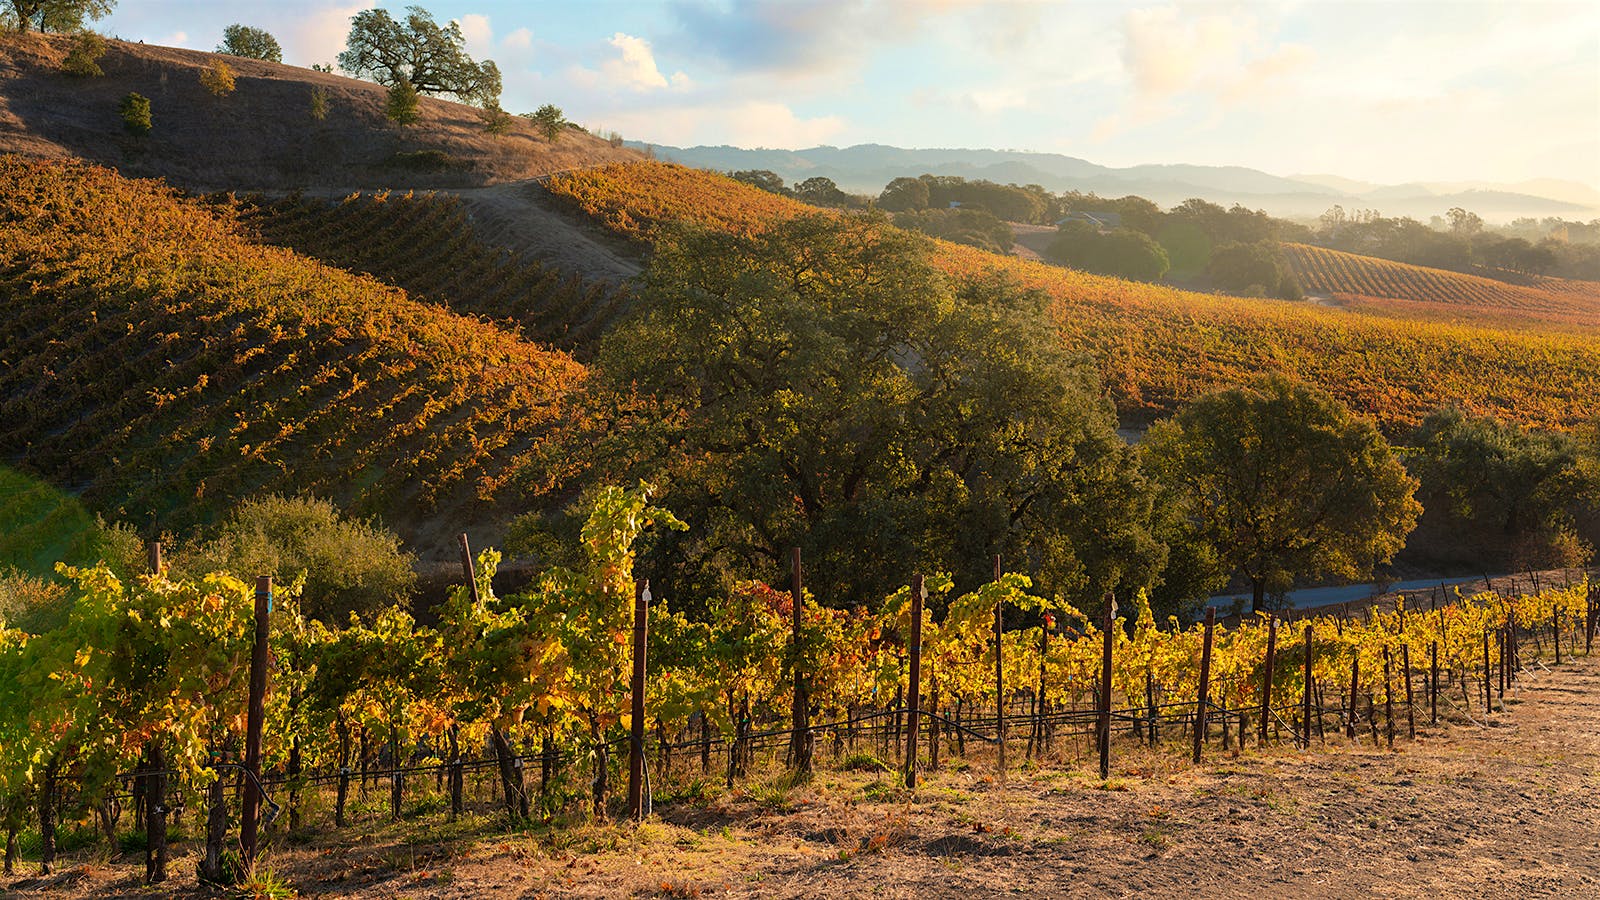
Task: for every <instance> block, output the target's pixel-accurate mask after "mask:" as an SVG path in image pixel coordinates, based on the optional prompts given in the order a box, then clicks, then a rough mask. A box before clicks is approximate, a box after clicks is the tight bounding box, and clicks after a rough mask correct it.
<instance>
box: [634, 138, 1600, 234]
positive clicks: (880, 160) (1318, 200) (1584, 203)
mask: <svg viewBox="0 0 1600 900" xmlns="http://www.w3.org/2000/svg"><path fill="white" fill-rule="evenodd" d="M631 146H635V147H639V148H641V149H643V148H644V147H646V145H645V144H641V143H633V144H631ZM650 149H651V150H652V151H653V152H654V153H655V154H656V155H657V156H658V157H660V158H661V159H664V160H668V161H671V162H677V163H682V164H684V165H689V166H699V167H702V168H710V169H717V170H719V171H736V170H740V169H767V170H770V171H772V172H776V173H777V174H779V175H781V176H783V178H784V180H785V181H788V182H798V181H801V180H804V179H806V178H811V177H813V176H821V177H826V178H831V179H833V180H834V181H835V182H836V183H838V185H839V186H840V187H842V188H844V189H845V190H847V191H853V192H855V193H863V194H869V195H872V196H877V194H878V192H879V191H881V190H883V186H884V185H885V184H888V183H889V181H891V180H892V179H895V178H900V177H912V178H915V177H916V176H918V175H923V174H930V175H952V176H959V177H962V178H968V179H977V178H983V179H988V180H990V181H995V182H998V183H1001V184H1037V185H1040V186H1042V187H1044V188H1045V189H1046V190H1050V191H1054V192H1057V193H1060V192H1063V191H1083V192H1090V191H1093V192H1095V193H1097V194H1099V195H1101V196H1103V197H1122V196H1126V195H1128V194H1137V195H1138V196H1141V197H1145V198H1147V199H1149V200H1152V201H1154V202H1156V203H1159V204H1161V205H1162V206H1174V205H1176V204H1179V203H1182V202H1183V201H1185V200H1187V199H1189V198H1191V197H1199V198H1202V199H1205V200H1209V201H1211V202H1213V203H1221V204H1223V205H1224V206H1227V205H1232V204H1234V203H1242V204H1244V205H1245V206H1247V207H1249V208H1251V209H1265V210H1267V211H1268V212H1270V213H1272V214H1273V215H1278V216H1291V217H1310V216H1317V215H1320V214H1322V213H1323V212H1324V211H1325V210H1327V209H1328V208H1329V207H1331V206H1333V205H1334V204H1342V205H1344V206H1345V207H1347V208H1353V207H1371V206H1376V207H1379V208H1380V209H1382V210H1383V212H1384V213H1385V214H1386V215H1391V216H1413V217H1419V218H1421V219H1423V220H1424V221H1426V220H1427V218H1428V217H1429V216H1435V215H1443V214H1444V211H1445V210H1447V209H1449V208H1450V207H1452V206H1462V207H1465V208H1467V209H1471V210H1473V211H1475V212H1477V213H1479V214H1481V215H1483V216H1484V217H1486V218H1489V219H1494V220H1500V219H1504V220H1510V219H1511V218H1514V217H1516V216H1535V217H1538V216H1565V217H1568V218H1572V217H1578V218H1588V217H1589V216H1591V215H1593V214H1595V213H1596V211H1597V210H1600V198H1596V197H1595V196H1594V192H1593V190H1592V189H1589V188H1587V187H1585V186H1583V185H1565V184H1559V183H1557V184H1551V183H1535V184H1530V185H1492V184H1486V183H1475V184H1470V185H1428V184H1406V185H1393V186H1388V187H1385V186H1382V185H1372V184H1363V183H1361V182H1355V181H1350V180H1348V179H1337V178H1332V177H1330V176H1290V177H1283V176H1278V175H1271V174H1268V173H1266V172H1262V171H1258V170H1256V169H1249V168H1244V167H1242V166H1196V165H1140V166H1128V167H1125V168H1116V167H1112V166H1103V165H1098V164H1096V163H1092V162H1089V161H1088V160H1083V159H1078V158H1076V157H1071V156H1064V155H1062V154H1059V153H1032V152H1026V151H1020V150H979V149H909V148H904V147H889V146H884V145H881V144H859V145H856V146H854V147H812V148H809V149H806V150H770V149H756V150H746V149H742V148H739V147H727V146H720V147H664V146H659V145H655V146H650ZM1553 194H1554V195H1558V196H1552V195H1553Z"/></svg>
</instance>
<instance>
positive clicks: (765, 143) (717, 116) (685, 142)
mask: <svg viewBox="0 0 1600 900" xmlns="http://www.w3.org/2000/svg"><path fill="white" fill-rule="evenodd" d="M606 118H607V119H608V121H609V122H610V123H611V124H612V125H613V126H615V127H616V128H617V129H619V130H621V131H622V133H623V134H626V135H628V136H630V137H637V138H639V139H641V140H648V141H653V142H655V143H661V144H671V145H674V146H689V145H692V144H732V145H734V146H737V147H769V148H783V149H798V148H802V147H814V146H817V145H818V144H825V143H827V142H828V141H829V140H830V139H832V138H833V137H835V136H836V135H838V134H840V133H841V132H843V131H844V130H845V127H846V123H845V121H844V120H843V119H842V118H840V117H838V116H818V117H815V118H802V117H800V116H798V115H796V114H795V112H794V110H792V109H790V108H789V107H788V106H786V105H784V104H782V103H775V102H772V101H766V100H746V101H732V102H729V103H711V104H705V105H699V106H680V107H676V108H670V107H666V108H663V107H651V108H649V109H637V110H631V111H628V112H624V113H621V114H613V115H610V116H607V117H606Z"/></svg>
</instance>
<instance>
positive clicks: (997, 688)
mask: <svg viewBox="0 0 1600 900" xmlns="http://www.w3.org/2000/svg"><path fill="white" fill-rule="evenodd" d="M994 580H995V581H999V580H1000V555H999V554H995V558H994ZM1004 606H1005V602H1004V601H996V602H995V605H994V735H995V741H996V744H995V746H996V749H997V750H998V751H999V753H998V756H997V761H996V763H995V774H996V775H997V776H998V777H999V779H1000V780H1001V781H1002V782H1003V781H1005V780H1006V699H1005V698H1006V666H1005V652H1006V651H1005V646H1006V645H1005V640H1004V638H1005V622H1004V614H1003V612H1002V608H1003V607H1004Z"/></svg>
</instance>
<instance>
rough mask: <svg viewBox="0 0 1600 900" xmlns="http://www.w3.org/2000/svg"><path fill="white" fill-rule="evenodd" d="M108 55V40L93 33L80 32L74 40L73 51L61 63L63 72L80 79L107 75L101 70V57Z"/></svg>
mask: <svg viewBox="0 0 1600 900" xmlns="http://www.w3.org/2000/svg"><path fill="white" fill-rule="evenodd" d="M105 55H106V39H105V38H103V37H101V36H100V35H98V34H95V33H94V32H92V31H83V32H79V33H78V35H77V37H75V38H73V39H72V49H71V50H68V51H67V58H66V59H64V60H62V61H61V71H63V72H66V73H67V74H68V75H76V76H78V77H79V78H95V77H98V76H101V75H104V74H105V70H104V69H102V68H100V63H99V60H100V57H102V56H105Z"/></svg>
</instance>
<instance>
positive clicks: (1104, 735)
mask: <svg viewBox="0 0 1600 900" xmlns="http://www.w3.org/2000/svg"><path fill="white" fill-rule="evenodd" d="M1116 605H1117V603H1116V599H1115V598H1113V597H1112V596H1111V595H1110V594H1106V598H1105V615H1104V617H1103V618H1104V627H1105V641H1104V644H1105V647H1104V652H1103V653H1102V654H1101V657H1100V716H1099V732H1100V777H1101V778H1102V779H1104V778H1109V777H1111V647H1112V635H1111V629H1112V628H1114V627H1116Z"/></svg>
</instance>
